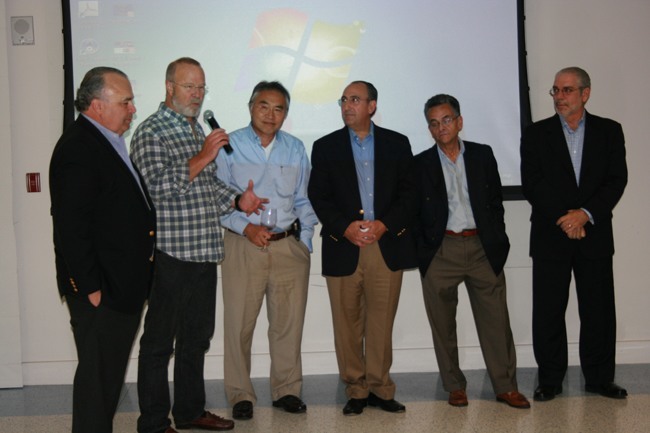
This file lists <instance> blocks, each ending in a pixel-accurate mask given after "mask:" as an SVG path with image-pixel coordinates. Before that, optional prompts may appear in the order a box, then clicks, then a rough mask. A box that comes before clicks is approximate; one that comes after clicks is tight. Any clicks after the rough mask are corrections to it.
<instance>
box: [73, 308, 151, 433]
mask: <svg viewBox="0 0 650 433" xmlns="http://www.w3.org/2000/svg"><path fill="white" fill-rule="evenodd" d="M66 303H67V304H68V310H69V311H70V325H71V326H72V332H73V334H74V341H75V345H76V347H77V357H78V359H79V364H78V365H77V370H76V372H75V375H74V385H73V394H72V432H73V433H88V432H93V433H110V432H112V431H113V416H114V415H115V411H116V409H117V404H118V402H119V399H120V392H121V391H122V385H123V384H124V374H125V372H126V366H127V363H128V361H129V354H130V353H131V347H132V346H133V340H134V338H135V334H136V332H137V330H138V324H139V323H140V313H138V314H124V313H119V312H117V311H113V310H111V309H109V308H106V307H104V306H102V305H101V304H100V305H99V307H94V306H93V305H92V304H90V302H88V301H87V300H86V299H80V298H77V297H73V296H68V297H66Z"/></svg>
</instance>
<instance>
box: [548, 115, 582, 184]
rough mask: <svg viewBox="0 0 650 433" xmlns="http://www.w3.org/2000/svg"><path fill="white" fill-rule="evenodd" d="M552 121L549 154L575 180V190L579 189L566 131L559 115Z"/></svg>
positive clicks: (549, 130)
mask: <svg viewBox="0 0 650 433" xmlns="http://www.w3.org/2000/svg"><path fill="white" fill-rule="evenodd" d="M552 119H553V120H552V121H551V123H550V124H549V129H548V131H547V132H548V134H549V137H548V140H547V144H548V146H549V152H552V153H553V154H554V158H553V159H555V160H556V161H559V162H560V164H561V165H562V167H563V169H564V171H565V172H566V173H567V174H569V175H570V178H571V179H572V180H573V182H572V185H574V186H575V188H577V187H578V183H577V182H576V175H575V170H574V169H573V164H572V163H571V155H569V146H568V144H567V142H566V137H565V136H564V130H563V129H562V122H561V120H560V116H559V115H557V114H556V115H555V116H553V117H552Z"/></svg>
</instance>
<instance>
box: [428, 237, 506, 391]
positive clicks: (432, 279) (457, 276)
mask: <svg viewBox="0 0 650 433" xmlns="http://www.w3.org/2000/svg"><path fill="white" fill-rule="evenodd" d="M461 282H464V283H465V286H466V287H467V293H468V295H469V301H470V305H471V307H472V313H473V315H474V322H475V324H476V330H477V333H478V338H479V342H480V344H481V351H482V352H483V359H484V360H485V365H486V367H487V371H488V374H489V376H490V380H491V381H492V387H493V388H494V391H495V393H496V394H501V393H504V392H509V391H516V390H517V377H516V368H517V356H516V353H515V345H514V341H513V339H512V331H511V329H510V319H509V316H508V305H507V303H506V280H505V276H504V274H503V272H501V274H499V275H495V274H494V271H493V270H492V267H491V266H490V263H489V262H488V260H487V256H486V255H485V251H484V250H483V246H482V245H481V240H480V239H479V237H478V236H472V237H453V236H448V235H447V236H445V238H444V239H443V241H442V245H441V246H440V249H439V250H438V252H437V253H436V256H435V257H434V259H433V261H432V262H431V264H430V265H429V269H428V270H427V273H426V275H425V277H424V278H423V279H422V290H423V293H424V305H425V308H426V310H427V316H428V317H429V324H430V325H431V332H432V334H433V346H434V349H435V352H436V359H437V361H438V367H439V368H440V377H441V378H442V384H443V387H444V389H445V391H447V392H452V391H456V390H458V389H465V387H466V385H467V381H466V379H465V375H463V372H462V371H461V370H460V367H459V362H458V341H457V338H456V307H457V305H458V285H459V284H460V283H461Z"/></svg>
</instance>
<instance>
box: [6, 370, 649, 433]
mask: <svg viewBox="0 0 650 433" xmlns="http://www.w3.org/2000/svg"><path fill="white" fill-rule="evenodd" d="M465 373H466V376H467V379H468V382H469V384H468V387H467V394H468V396H469V398H470V404H469V406H468V407H466V408H455V407H451V406H449V405H448V404H447V402H446V399H447V394H446V393H445V392H444V391H443V390H442V385H441V384H440V382H439V377H438V374H437V373H398V374H394V375H393V378H394V380H395V382H396V383H397V395H396V398H397V399H398V400H400V401H401V402H402V403H404V404H406V407H407V409H406V413H403V414H389V413H386V412H382V411H381V410H378V409H375V408H367V409H366V410H365V411H364V413H363V414H362V415H360V416H356V417H345V416H343V415H342V414H341V408H342V407H343V404H344V403H345V396H344V393H343V387H342V386H341V385H340V383H339V381H338V378H337V377H336V376H333V375H322V376H307V377H305V380H304V389H303V399H304V400H305V402H306V403H307V405H308V410H307V413H306V414H301V415H293V414H287V413H285V412H282V411H280V410H278V409H274V408H272V407H271V400H270V395H269V389H268V380H267V379H265V378H260V379H255V380H254V384H255V388H256V390H257V393H258V402H257V405H256V407H255V416H254V418H253V419H252V420H250V421H237V422H236V426H235V431H239V432H282V433H292V432H300V433H303V432H354V433H364V432H378V433H380V432H409V433H410V432H607V433H609V432H625V433H628V432H649V431H650V364H639V365H620V366H618V367H617V378H616V382H617V383H618V384H619V385H621V386H623V387H625V388H627V390H628V392H629V394H630V395H629V397H628V398H627V400H611V399H607V398H604V397H600V396H598V395H595V394H589V393H586V392H584V383H583V381H582V376H581V374H580V370H579V368H577V367H571V368H570V369H569V372H568V374H567V378H566V379H565V382H564V385H563V386H564V392H563V393H562V394H561V395H560V396H558V398H556V399H555V400H553V401H550V402H545V403H537V402H533V401H532V393H533V389H534V387H535V383H536V378H535V370H534V369H530V368H525V369H520V370H519V371H518V379H519V389H520V391H521V392H523V393H524V394H525V395H526V396H527V397H529V399H530V400H531V403H532V408H531V409H530V410H521V409H513V408H510V407H508V406H507V405H505V404H503V403H497V402H496V401H495V399H494V394H493V392H492V388H491V385H490V382H489V379H488V377H487V374H486V373H485V371H484V370H475V371H467V372H465ZM207 397H208V407H209V408H210V409H211V410H212V411H214V412H215V413H217V414H219V415H222V416H228V417H230V409H229V408H227V404H226V400H225V397H224V395H223V383H222V381H208V382H207ZM71 401H72V395H71V387H70V386H30V387H25V388H24V389H20V390H0V432H2V433H23V432H26V433H27V432H28V433H39V432H48V433H64V432H69V431H70V423H71V417H70V407H71ZM137 416H138V411H137V391H136V386H135V384H132V383H130V384H127V386H126V388H125V392H124V396H123V399H122V401H121V403H120V406H119V408H118V414H117V415H116V417H115V423H114V425H115V433H127V432H129V433H131V432H135V425H136V419H137ZM89 433H92V432H89Z"/></svg>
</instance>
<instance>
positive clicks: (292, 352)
mask: <svg viewBox="0 0 650 433" xmlns="http://www.w3.org/2000/svg"><path fill="white" fill-rule="evenodd" d="M289 102H290V96H289V92H288V91H287V90H286V89H285V88H284V86H283V85H282V84H280V83H279V82H277V81H273V82H267V81H262V82H260V83H259V84H257V86H255V88H254V89H253V93H252V96H251V98H250V101H249V104H248V106H249V110H250V114H251V123H250V124H249V125H248V126H247V127H245V128H242V129H239V130H237V131H235V132H233V133H231V134H229V137H230V144H231V146H232V148H233V150H234V151H233V152H232V153H231V154H226V153H225V152H219V156H218V157H217V160H216V161H217V176H218V177H219V179H221V180H222V181H223V182H224V183H226V184H228V185H230V186H231V187H233V188H240V187H242V186H243V189H245V188H246V185H247V184H248V182H249V179H252V180H253V182H254V184H255V187H256V192H257V193H258V194H261V195H262V196H264V197H267V198H268V199H269V203H268V205H267V206H266V207H267V209H276V211H277V219H276V221H275V224H274V227H271V225H262V221H261V219H260V216H259V215H254V214H253V215H250V216H247V215H246V214H245V213H243V212H233V213H231V214H228V215H223V216H222V217H221V224H222V226H223V227H224V228H226V233H225V250H226V257H225V260H224V262H223V264H222V272H223V299H224V305H225V309H224V310H225V311H224V329H225V335H224V385H225V390H226V396H227V398H228V402H229V403H230V404H231V405H233V417H234V418H235V419H240V420H246V419H251V418H252V417H253V404H254V403H255V401H256V395H255V391H254V389H253V385H252V383H251V380H250V365H251V344H252V338H253V332H254V330H255V323H256V321H257V316H258V314H259V312H260V308H261V306H262V301H263V300H264V297H265V296H266V304H267V312H268V320H269V332H268V335H269V348H270V354H271V393H272V398H273V406H275V407H279V408H281V409H284V410H285V411H287V412H291V413H303V412H305V411H306V410H307V406H306V405H305V404H304V403H303V401H302V400H301V399H300V393H301V389H302V362H301V354H300V348H301V342H302V330H303V323H304V317H305V307H306V304H307V286H308V283H309V269H310V264H311V259H310V252H311V251H312V237H313V235H314V226H315V225H316V223H317V222H318V219H317V217H316V214H315V213H314V210H313V209H312V206H311V204H310V202H309V200H308V199H307V183H308V181H309V173H310V164H309V160H308V159H307V153H306V152H305V147H304V145H303V143H302V141H300V140H299V139H297V138H296V137H294V136H292V135H290V134H288V133H286V132H284V131H280V128H281V127H282V124H283V123H284V120H285V119H286V118H287V114H288V112H289Z"/></svg>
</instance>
